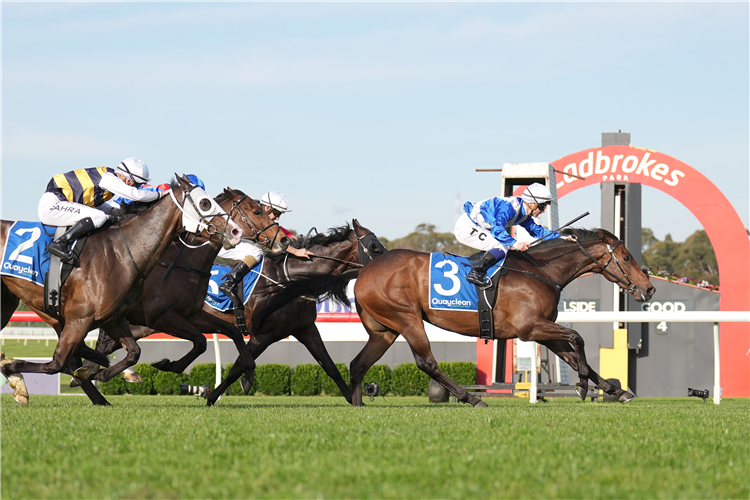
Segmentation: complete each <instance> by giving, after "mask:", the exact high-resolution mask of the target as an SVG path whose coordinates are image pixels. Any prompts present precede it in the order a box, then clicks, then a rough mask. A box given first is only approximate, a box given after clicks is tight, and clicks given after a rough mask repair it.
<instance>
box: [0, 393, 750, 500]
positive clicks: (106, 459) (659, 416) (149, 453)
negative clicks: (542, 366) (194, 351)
mask: <svg viewBox="0 0 750 500" xmlns="http://www.w3.org/2000/svg"><path fill="white" fill-rule="evenodd" d="M109 400H110V402H111V403H112V405H113V406H112V407H108V408H96V407H93V406H91V405H90V403H89V402H88V400H87V399H86V398H85V397H79V396H32V398H31V403H30V406H28V407H21V406H19V405H18V404H16V403H15V401H13V399H12V397H11V396H9V395H3V396H2V399H1V400H0V404H1V405H2V407H1V409H0V411H1V424H2V427H1V429H0V430H1V432H2V434H1V435H0V439H1V441H2V449H1V451H2V475H1V478H0V479H1V486H2V491H1V494H2V498H3V499H15V498H50V499H67V498H85V499H94V498H96V499H106V498H118V499H120V498H122V499H139V498H158V499H162V498H164V499H177V498H207V499H208V498H210V499H219V498H222V499H224V498H226V499H230V498H313V499H318V498H472V499H473V498H618V499H619V498H669V499H671V498H701V499H703V498H722V499H724V498H744V499H746V498H748V497H750V446H749V444H748V443H749V440H748V432H749V429H750V401H749V400H746V399H742V400H740V399H724V400H723V401H722V402H721V405H719V406H716V405H714V404H712V403H711V401H710V400H709V401H706V402H705V403H704V402H703V401H701V400H700V399H695V398H690V399H688V398H684V399H636V400H635V401H633V402H631V403H628V404H626V405H622V404H619V403H591V402H590V401H587V402H585V403H584V402H581V401H576V400H572V399H555V400H550V401H549V402H547V403H542V402H540V403H538V404H536V405H531V404H529V403H528V401H526V400H521V399H505V398H503V399H487V401H488V403H489V404H490V406H491V407H490V408H485V409H475V408H471V407H469V406H466V405H461V404H452V403H449V404H441V405H435V404H431V403H429V402H428V400H427V398H426V397H422V398H395V397H390V398H387V399H383V398H378V399H377V400H376V401H375V402H372V403H369V401H368V403H369V405H368V406H367V407H366V408H353V407H350V406H348V405H347V404H346V403H345V401H344V400H343V399H341V398H329V397H310V398H303V397H224V398H223V399H222V400H221V401H219V403H218V405H217V406H215V407H213V408H207V407H205V406H204V401H203V400H198V399H196V398H195V397H191V396H183V397H177V396H173V397H160V396H150V397H149V396H143V397H136V396H112V397H109Z"/></svg>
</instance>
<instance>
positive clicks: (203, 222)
mask: <svg viewBox="0 0 750 500" xmlns="http://www.w3.org/2000/svg"><path fill="white" fill-rule="evenodd" d="M169 196H170V198H172V201H173V202H174V204H175V205H177V208H179V209H180V211H181V212H182V217H183V218H185V217H187V218H188V220H191V221H193V222H196V223H197V224H196V226H197V227H196V229H197V230H200V231H196V233H200V232H201V231H206V232H207V233H208V235H209V239H210V237H211V236H213V235H215V234H218V235H219V236H220V237H221V239H220V240H219V242H220V243H222V244H223V243H224V240H226V239H227V227H228V225H229V224H228V222H229V220H230V216H229V214H228V213H226V212H225V211H224V209H221V207H219V208H220V209H221V212H222V213H214V214H209V217H210V218H207V216H204V215H202V214H201V210H200V209H199V208H198V206H197V205H196V204H195V200H193V197H192V196H190V192H188V191H186V190H185V189H183V190H182V200H183V201H182V204H180V203H179V202H178V201H177V198H175V195H174V189H170V190H169ZM212 201H213V200H212ZM186 202H190V206H191V207H193V210H194V211H195V213H196V214H197V215H198V220H195V219H193V218H192V217H191V216H190V215H189V214H188V213H187V212H185V203H186ZM214 203H215V201H214ZM217 206H218V205H217ZM214 217H226V219H227V220H226V222H227V223H226V224H224V229H223V230H222V231H217V229H216V224H214V223H212V222H211V221H212V220H213V219H214ZM211 228H213V229H211ZM188 232H192V231H188ZM181 241H182V240H181ZM206 243H208V242H206ZM183 244H185V245H187V244H186V243H185V242H184V241H183ZM188 246H189V245H188ZM193 248H197V247H193Z"/></svg>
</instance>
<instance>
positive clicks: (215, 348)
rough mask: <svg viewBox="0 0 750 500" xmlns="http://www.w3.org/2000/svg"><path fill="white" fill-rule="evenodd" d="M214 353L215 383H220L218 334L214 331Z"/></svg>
mask: <svg viewBox="0 0 750 500" xmlns="http://www.w3.org/2000/svg"><path fill="white" fill-rule="evenodd" d="M214 355H215V356H216V385H215V386H214V387H217V386H218V385H219V384H221V352H220V351H219V334H218V333H214Z"/></svg>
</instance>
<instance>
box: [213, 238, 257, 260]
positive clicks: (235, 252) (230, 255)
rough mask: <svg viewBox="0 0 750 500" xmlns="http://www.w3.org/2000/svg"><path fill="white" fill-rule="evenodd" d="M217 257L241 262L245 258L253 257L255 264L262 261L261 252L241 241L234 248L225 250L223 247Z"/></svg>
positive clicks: (250, 244)
mask: <svg viewBox="0 0 750 500" xmlns="http://www.w3.org/2000/svg"><path fill="white" fill-rule="evenodd" d="M218 257H220V258H222V259H229V260H242V259H244V258H245V257H253V258H255V260H256V261H257V262H260V261H261V260H263V250H261V249H260V248H258V247H256V246H255V245H253V244H252V243H248V242H247V241H241V242H240V243H239V244H238V245H237V246H235V247H234V248H230V249H229V250H226V249H225V248H224V247H222V248H221V250H219V255H218Z"/></svg>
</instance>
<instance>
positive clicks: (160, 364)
mask: <svg viewBox="0 0 750 500" xmlns="http://www.w3.org/2000/svg"><path fill="white" fill-rule="evenodd" d="M169 364H170V362H169V360H168V359H167V358H164V359H160V360H159V361H154V362H153V363H151V366H153V367H154V368H156V369H157V370H161V371H163V372H168V371H169V370H168V369H167V367H168V366H169Z"/></svg>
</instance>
